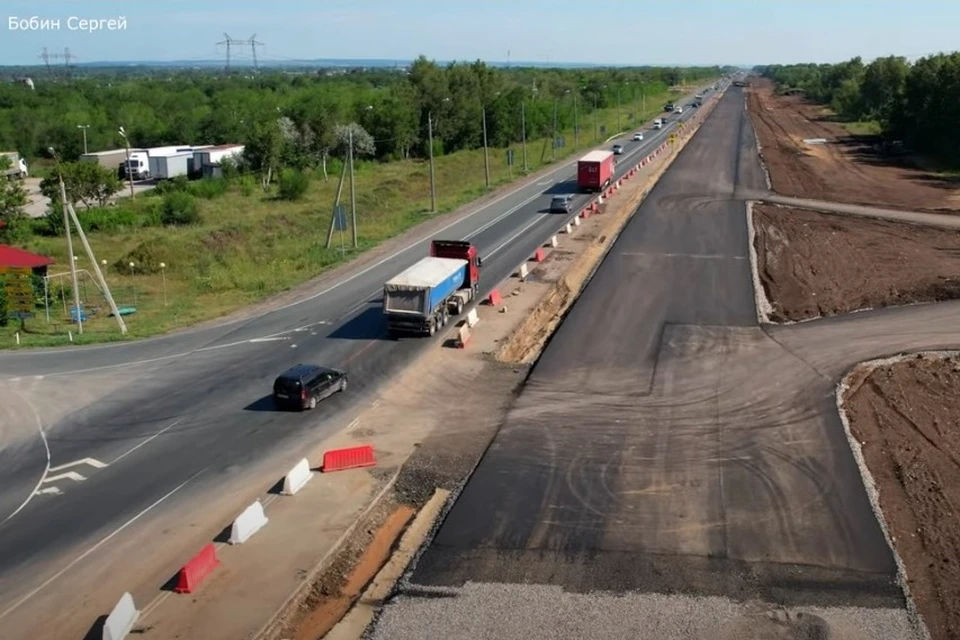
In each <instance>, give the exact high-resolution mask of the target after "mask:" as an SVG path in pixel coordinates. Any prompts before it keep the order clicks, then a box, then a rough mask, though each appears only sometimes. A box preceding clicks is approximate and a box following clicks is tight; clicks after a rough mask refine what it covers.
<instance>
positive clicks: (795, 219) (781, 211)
mask: <svg viewBox="0 0 960 640" xmlns="http://www.w3.org/2000/svg"><path fill="white" fill-rule="evenodd" d="M753 226H754V230H755V232H756V237H755V240H754V247H755V249H756V252H757V262H758V264H757V270H758V274H759V276H760V281H761V283H762V284H763V288H764V291H765V293H766V296H767V300H768V301H769V302H770V304H771V306H772V312H771V313H770V317H769V318H768V319H769V320H770V321H772V322H784V321H799V320H808V319H811V318H817V317H820V316H831V315H837V314H841V313H849V312H851V311H858V310H862V309H876V308H881V307H889V306H897V305H904V304H910V303H915V302H935V301H942V300H950V299H955V298H960V233H958V232H956V231H949V230H946V229H938V228H934V227H926V226H920V225H912V224H905V223H901V222H891V221H887V220H871V219H869V218H857V217H850V216H842V215H831V214H826V213H817V212H812V211H805V210H802V209H793V208H787V207H780V206H776V205H766V204H763V205H761V204H756V205H754V206H753Z"/></svg>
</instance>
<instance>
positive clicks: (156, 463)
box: [0, 110, 691, 626]
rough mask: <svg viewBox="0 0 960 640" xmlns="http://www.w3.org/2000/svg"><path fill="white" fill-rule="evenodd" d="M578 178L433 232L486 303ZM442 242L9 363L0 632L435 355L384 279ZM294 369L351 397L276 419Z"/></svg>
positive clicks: (548, 229) (0, 460)
mask: <svg viewBox="0 0 960 640" xmlns="http://www.w3.org/2000/svg"><path fill="white" fill-rule="evenodd" d="M690 115H691V113H690V111H689V110H688V111H687V113H685V114H683V116H682V118H684V119H685V118H688V117H690ZM677 119H678V118H677V117H676V116H674V117H673V118H671V122H670V124H669V125H668V126H667V127H666V128H665V129H663V130H662V131H649V130H648V131H646V132H645V135H646V140H644V141H643V142H633V141H632V140H630V136H626V138H625V140H624V141H623V142H622V144H624V146H625V148H626V152H625V154H624V156H621V157H620V158H619V160H620V164H619V165H618V175H621V174H622V173H623V172H624V171H625V170H626V169H627V168H628V167H629V165H632V164H636V163H637V162H639V160H640V159H641V158H642V157H643V156H644V155H646V153H647V152H649V150H652V149H653V148H655V147H656V146H657V145H659V144H660V143H662V142H663V141H664V140H665V139H666V137H667V136H668V135H669V134H670V133H671V131H672V130H673V128H674V127H675V121H676V120H677ZM574 172H575V162H565V163H564V164H563V165H562V166H560V167H558V168H557V169H556V170H554V171H553V172H551V173H549V174H547V175H546V176H545V177H543V178H541V179H540V180H539V181H537V182H534V183H532V184H530V185H527V186H524V187H522V188H519V189H517V190H514V191H511V192H509V193H508V194H506V195H504V196H502V197H500V198H498V199H497V200H495V201H493V202H491V203H490V204H488V205H486V206H484V207H482V208H480V209H479V210H477V211H476V212H475V213H473V214H471V215H469V216H467V217H461V218H459V219H456V220H451V223H450V224H449V225H448V226H447V227H446V228H445V229H443V230H442V232H439V233H436V234H435V235H434V236H433V237H440V238H453V239H460V238H464V239H469V240H471V241H472V242H473V243H474V244H475V245H477V247H478V248H479V250H480V254H481V256H482V257H483V258H484V269H483V274H482V280H483V284H484V287H483V292H484V293H486V291H487V290H489V288H490V287H491V286H493V285H494V284H495V283H497V282H499V281H500V280H502V279H503V278H505V277H507V276H508V275H509V274H510V273H511V272H512V271H513V270H514V269H515V268H516V267H517V266H518V265H519V264H520V263H522V262H523V261H524V260H526V259H527V258H528V257H529V256H530V255H531V254H532V253H533V252H534V250H535V249H536V248H537V247H539V246H541V245H542V243H543V242H545V241H546V240H547V239H548V238H549V237H550V236H551V235H553V234H554V233H556V231H557V229H559V228H560V227H561V226H563V224H565V223H566V221H567V220H568V219H569V217H570V216H568V215H558V214H551V213H548V212H547V207H548V205H549V202H550V199H551V197H552V196H553V195H554V194H556V193H565V192H573V191H575V173H574ZM588 199H589V197H588V196H576V198H575V204H577V205H582V204H583V203H585V202H586V201H587V200H588ZM576 211H577V209H574V212H573V215H575V213H576ZM430 239H431V238H423V239H422V240H420V241H417V242H414V243H412V244H411V245H410V246H409V247H407V248H405V249H404V250H402V251H400V252H398V253H395V254H393V255H390V256H388V257H386V258H384V259H382V260H380V261H379V262H377V263H376V264H373V265H372V266H369V267H366V268H364V269H362V270H360V271H357V272H354V273H353V274H352V275H349V276H347V277H345V278H344V279H341V280H339V281H338V282H336V283H334V284H332V285H331V286H330V287H328V288H327V289H326V290H325V291H323V292H321V293H319V294H317V295H314V296H312V297H309V298H305V299H302V300H299V301H298V302H297V303H295V304H292V305H287V306H286V307H283V308H280V309H277V310H274V311H272V312H270V313H267V314H265V315H262V316H259V317H255V318H252V319H248V320H243V321H238V322H233V323H230V324H227V325H222V326H217V327H212V328H205V329H200V330H194V331H187V332H183V333H180V334H176V335H170V336H166V337H161V338H157V339H154V340H147V341H142V342H137V343H130V344H119V345H106V346H100V347H88V348H77V349H69V350H53V351H34V352H18V353H9V354H2V355H0V379H2V380H3V385H0V389H2V394H3V399H4V403H3V407H2V408H0V437H2V442H0V445H2V448H0V626H2V625H3V624H4V621H3V617H4V616H6V615H7V614H9V613H12V609H11V608H10V607H12V606H13V605H14V604H17V603H19V602H20V598H21V597H23V596H24V594H30V593H32V590H33V589H35V588H38V587H42V588H49V589H54V588H55V583H53V582H47V581H48V579H50V578H51V577H56V576H57V575H58V573H57V571H58V570H59V569H60V568H62V567H63V566H64V562H61V561H60V560H59V558H61V557H62V558H64V559H66V558H67V557H68V556H67V555H66V554H67V551H72V550H74V549H78V548H81V546H82V545H84V544H87V543H89V542H92V541H94V540H98V539H101V538H103V537H104V536H106V535H108V534H110V533H111V532H114V531H116V529H117V527H118V526H119V525H120V524H121V523H124V522H127V521H128V520H129V519H130V518H132V517H134V516H136V515H137V514H140V513H142V512H143V511H144V510H145V509H147V508H149V507H151V505H154V503H156V502H157V501H159V500H162V499H163V498H164V496H167V495H169V493H170V492H171V491H173V490H175V489H177V488H178V487H180V486H182V485H183V483H185V482H187V481H190V480H191V479H195V478H197V474H202V476H201V477H200V478H199V479H197V480H194V482H193V484H192V485H191V486H192V487H197V489H196V490H199V488H200V487H207V488H209V487H217V486H231V485H232V484H234V483H243V482H244V479H245V476H244V470H245V469H247V468H248V465H251V464H253V463H254V462H255V461H257V460H263V459H264V458H265V457H267V456H268V455H269V454H270V453H271V452H275V451H279V450H282V449H284V448H286V449H296V448H297V447H298V446H301V445H303V444H304V443H309V442H318V441H320V440H322V439H323V438H324V437H325V436H327V435H330V434H332V433H333V432H334V431H335V430H336V429H338V428H339V427H341V426H343V425H344V424H345V422H346V420H347V419H348V418H345V416H348V415H349V413H350V411H351V410H352V409H355V408H356V407H357V406H358V403H359V402H362V401H363V400H365V399H368V398H370V397H371V395H372V394H373V393H374V391H375V390H376V388H377V386H378V385H379V384H380V383H381V382H382V381H384V380H385V379H387V378H388V377H389V376H391V375H392V374H393V373H394V372H395V371H397V370H398V369H399V368H400V367H403V366H404V365H405V364H406V363H408V362H409V361H410V360H411V359H412V357H413V356H414V355H415V354H416V353H418V352H419V351H420V350H421V349H424V348H428V347H429V346H435V345H436V344H437V340H438V339H439V337H438V338H436V339H434V340H430V339H427V338H409V339H400V340H388V339H387V338H386V335H385V331H384V324H383V320H382V314H381V309H380V298H379V296H380V290H381V287H382V283H383V282H384V281H385V280H387V279H388V278H390V277H391V276H393V275H395V274H396V273H398V272H400V271H401V270H402V269H404V268H406V267H407V266H409V265H410V264H413V263H414V262H416V261H417V260H418V259H420V258H421V257H423V256H425V255H427V253H428V246H429V241H430ZM263 339H267V340H268V341H261V340H263ZM297 362H318V363H321V364H328V365H333V366H338V367H342V368H345V369H347V370H348V372H349V375H350V382H351V385H350V390H349V391H348V392H347V393H346V394H343V395H338V396H335V397H334V398H332V399H331V400H328V401H327V402H325V403H324V404H323V405H322V406H321V408H319V409H318V410H316V411H315V412H308V413H304V414H290V413H279V412H276V411H274V410H273V409H272V406H271V404H270V403H269V401H268V397H267V396H268V394H269V391H270V388H271V384H272V380H273V378H274V377H275V376H276V375H277V374H278V373H279V372H280V371H282V370H283V369H285V368H286V367H288V366H290V365H292V364H295V363H297ZM58 398H59V399H58ZM56 403H60V405H61V406H60V407H59V411H52V406H53V405H54V404H56ZM50 415H55V416H56V417H55V419H48V416H50ZM83 460H92V461H93V462H92V463H91V462H86V463H85V462H82V461H83ZM73 463H77V464H75V465H73ZM64 465H73V466H64ZM64 473H76V474H80V475H81V476H82V477H83V480H82V481H79V480H77V479H76V478H75V477H73V478H71V477H70V476H64V475H63V474H64ZM35 491H39V493H35ZM243 506H245V505H243V504H238V505H236V507H237V510H238V511H239V509H241V508H242V507H243ZM167 551H169V550H166V549H164V550H163V551H161V550H159V549H156V550H152V551H151V553H161V552H167ZM103 552H105V553H106V552H109V550H107V549H105V550H104V551H103ZM170 552H171V553H174V551H170Z"/></svg>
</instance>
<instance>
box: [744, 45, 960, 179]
mask: <svg viewBox="0 0 960 640" xmlns="http://www.w3.org/2000/svg"><path fill="white" fill-rule="evenodd" d="M755 71H757V72H759V73H761V74H762V75H764V76H766V77H769V78H771V79H772V80H774V81H775V82H776V83H777V84H778V85H779V90H780V91H791V90H800V91H803V92H804V93H805V94H806V95H807V96H809V97H810V98H811V99H813V100H816V101H818V102H822V103H824V104H829V105H830V106H831V108H832V109H833V110H834V111H836V112H837V114H838V115H840V116H842V117H845V118H849V119H852V120H875V121H877V122H879V123H880V125H881V127H882V130H883V132H884V135H885V136H886V137H887V138H888V139H890V140H902V141H903V142H905V143H906V144H907V145H909V146H910V147H912V148H914V149H916V150H917V151H920V152H923V153H927V154H931V155H934V156H937V157H939V158H942V159H945V160H950V161H956V160H958V156H960V153H958V151H960V53H957V52H954V53H949V54H937V55H933V56H928V57H925V58H920V59H919V60H917V61H916V62H913V63H910V62H908V61H907V59H906V58H902V57H897V56H889V57H885V58H877V59H876V60H874V61H872V62H870V63H869V64H864V62H863V60H862V59H861V58H859V57H857V58H853V59H852V60H849V61H847V62H842V63H839V64H795V65H770V66H765V67H757V68H756V69H755Z"/></svg>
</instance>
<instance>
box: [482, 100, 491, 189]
mask: <svg viewBox="0 0 960 640" xmlns="http://www.w3.org/2000/svg"><path fill="white" fill-rule="evenodd" d="M481 111H482V113H483V172H484V175H485V176H486V179H487V188H488V189H489V188H490V155H489V154H488V153H487V108H486V107H482V108H481Z"/></svg>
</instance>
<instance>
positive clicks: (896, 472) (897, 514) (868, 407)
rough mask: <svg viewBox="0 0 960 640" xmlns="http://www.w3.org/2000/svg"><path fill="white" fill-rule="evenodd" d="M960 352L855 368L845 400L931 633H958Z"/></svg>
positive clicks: (939, 637)
mask: <svg viewBox="0 0 960 640" xmlns="http://www.w3.org/2000/svg"><path fill="white" fill-rule="evenodd" d="M958 388H960V357H958V356H957V355H956V354H954V355H952V357H951V356H947V357H943V356H937V355H936V354H929V355H926V356H911V357H909V358H907V359H904V360H901V361H899V362H894V363H891V364H882V365H881V366H879V367H877V368H875V369H873V370H872V371H870V370H869V369H867V368H866V367H864V368H863V369H861V370H860V371H855V372H854V373H853V374H852V375H851V376H850V387H849V389H848V391H847V393H846V394H845V395H844V408H845V410H846V413H847V417H848V419H849V421H850V426H851V431H852V433H853V435H854V437H855V438H856V439H857V440H858V441H859V442H860V443H861V448H862V451H863V455H864V459H865V461H866V463H867V467H868V468H869V469H870V473H871V475H872V476H873V479H874V482H875V484H876V487H877V490H878V492H879V496H880V507H881V509H882V511H883V514H884V518H885V519H886V522H887V526H888V528H889V530H890V535H891V536H892V537H893V539H894V545H895V546H896V549H897V553H898V554H899V555H900V557H901V559H902V560H903V563H904V565H905V567H906V573H907V578H908V583H909V586H910V591H911V593H912V595H913V598H914V601H915V602H916V604H917V607H918V609H919V610H920V613H921V615H922V616H923V619H924V621H925V622H926V624H927V627H928V629H929V630H930V634H931V636H932V637H933V639H934V640H948V639H949V640H956V639H958V638H960V396H958V395H957V389H958Z"/></svg>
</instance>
